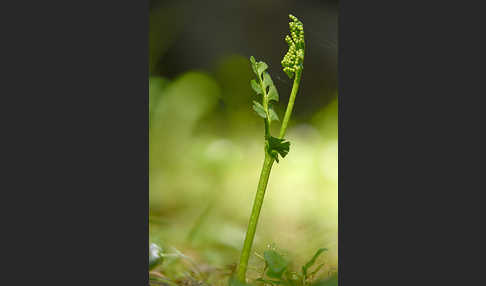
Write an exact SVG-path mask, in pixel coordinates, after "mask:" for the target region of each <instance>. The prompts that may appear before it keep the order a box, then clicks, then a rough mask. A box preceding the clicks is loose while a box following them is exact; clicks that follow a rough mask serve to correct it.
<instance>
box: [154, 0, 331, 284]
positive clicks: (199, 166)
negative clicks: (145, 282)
mask: <svg viewBox="0 0 486 286" xmlns="http://www.w3.org/2000/svg"><path fill="white" fill-rule="evenodd" d="M289 13H291V14H294V15H295V16H297V17H298V18H299V19H300V20H301V21H302V22H303V23H304V30H305V38H306V56H305V62H304V73H303V78H302V83H301V86H300V90H299V93H298V95H297V98H296V103H295V106H294V112H293V116H292V119H291V124H290V126H289V129H288V131H287V139H288V140H290V142H291V147H290V152H289V154H288V156H287V157H286V158H285V159H284V160H282V161H281V162H280V164H274V167H273V169H272V173H271V175H270V180H269V184H268V188H267V193H266V197H265V201H264V204H263V209H262V213H261V216H260V222H259V225H258V229H257V236H256V240H255V244H254V248H253V249H254V252H256V253H263V251H264V250H265V248H266V247H268V246H269V245H270V246H272V247H276V248H277V249H279V250H280V251H281V252H283V253H284V254H285V255H286V256H288V257H289V259H290V260H291V261H292V263H294V264H295V265H302V264H303V263H305V261H307V260H308V259H309V258H310V257H312V255H313V254H314V252H315V251H316V250H317V249H318V248H321V247H325V248H328V249H329V251H328V252H327V253H326V254H325V256H324V258H323V259H324V261H325V263H326V265H325V267H324V270H323V271H322V275H327V274H326V273H331V272H335V271H337V248H338V246H337V243H338V212H337V208H338V174H337V170H338V142H337V140H338V105H337V22H338V21H337V19H338V2H337V1H335V0H333V1H290V0H287V1H286V0H266V1H256V0H246V1H227V0H219V1H181V0H178V1H158V0H152V1H150V26H149V31H150V42H149V48H150V51H149V56H150V58H149V68H150V78H149V88H150V90H149V94H150V104H149V106H150V128H149V130H150V131H149V132H150V133H149V136H150V139H149V140H150V154H149V156H150V173H149V177H150V191H149V193H150V216H149V219H150V240H151V241H153V242H157V243H159V244H161V245H162V246H163V247H164V248H165V249H168V250H170V249H177V250H179V251H181V252H182V253H185V254H186V255H189V256H191V257H193V258H194V259H195V260H197V261H200V262H201V263H207V264H208V265H212V266H214V267H225V266H227V265H232V264H235V263H237V262H238V259H239V254H240V250H241V247H242V245H243V239H244V235H245V231H246V226H247V223H248V219H249V215H250V211H251V207H252V202H253V199H254V195H255V192H256V187H257V183H258V178H259V174H260V168H261V165H262V162H263V156H264V153H263V144H264V142H263V132H264V126H263V122H262V120H261V118H260V117H258V116H257V115H256V114H255V113H254V111H253V110H252V108H251V106H252V103H251V102H252V100H254V99H255V98H256V96H255V95H254V93H253V91H252V89H251V87H250V84H249V82H250V80H251V79H252V78H253V74H252V72H251V68H250V65H249V61H248V59H249V57H250V56H251V55H253V56H255V58H256V59H257V60H263V61H265V62H266V63H267V64H268V65H269V70H268V71H269V73H270V75H271V76H272V78H273V80H274V82H275V85H276V87H277V89H278V91H279V94H280V102H279V104H278V105H277V106H276V111H277V113H278V114H279V117H280V118H282V117H283V113H284V110H285V107H286V104H287V101H288V97H289V94H290V89H291V87H292V81H291V80H289V79H288V77H287V76H286V75H285V73H284V72H283V71H282V69H281V66H280V61H281V59H282V57H283V55H284V54H285V53H286V51H287V45H286V43H285V41H284V37H285V35H286V34H288V14H289ZM273 125H274V126H272V127H275V128H276V129H275V130H273V132H274V134H276V133H277V132H278V128H279V124H273ZM260 262H261V261H260V260H259V258H258V257H257V256H256V255H252V257H251V259H250V268H249V272H248V275H249V276H252V275H256V274H255V273H254V272H255V271H256V270H255V269H257V268H258V265H259V263H260Z"/></svg>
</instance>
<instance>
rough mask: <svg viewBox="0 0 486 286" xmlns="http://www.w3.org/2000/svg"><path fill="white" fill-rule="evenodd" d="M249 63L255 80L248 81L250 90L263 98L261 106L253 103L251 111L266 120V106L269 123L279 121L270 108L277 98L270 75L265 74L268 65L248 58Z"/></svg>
mask: <svg viewBox="0 0 486 286" xmlns="http://www.w3.org/2000/svg"><path fill="white" fill-rule="evenodd" d="M250 63H251V67H252V70H253V72H254V73H255V75H256V76H257V80H255V79H252V80H251V81H250V85H251V88H252V89H253V91H255V93H256V94H257V95H259V94H261V95H262V96H263V105H262V104H260V103H258V102H256V101H253V110H255V112H256V113H257V114H258V115H259V116H260V117H262V118H264V119H267V112H266V110H265V108H264V106H265V105H266V106H268V117H270V118H268V119H269V120H270V121H274V120H276V121H279V118H278V115H277V113H276V112H275V110H274V109H273V108H272V106H271V101H275V102H278V99H279V96H278V91H277V88H276V87H275V85H274V83H273V80H272V78H271V77H270V74H269V73H268V72H266V70H267V68H268V65H267V64H266V63H264V62H257V61H256V60H255V58H254V57H253V56H252V57H250Z"/></svg>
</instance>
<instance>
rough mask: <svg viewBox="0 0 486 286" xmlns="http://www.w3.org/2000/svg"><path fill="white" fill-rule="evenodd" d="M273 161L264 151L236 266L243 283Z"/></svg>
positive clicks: (293, 94) (297, 75)
mask: <svg viewBox="0 0 486 286" xmlns="http://www.w3.org/2000/svg"><path fill="white" fill-rule="evenodd" d="M301 76H302V71H301V70H299V71H297V72H296V73H295V79H294V85H293V86H292V92H291V93H290V99H289V103H288V105H287V109H286V110H285V116H284V119H283V122H282V126H281V127H280V138H283V137H284V136H285V131H287V125H288V123H289V119H290V116H291V115H292V109H293V108H294V102H295V97H296V95H297V92H298V91H299V83H300V78H301ZM264 96H265V95H264ZM264 104H265V101H264ZM264 108H265V111H266V112H267V116H268V106H266V105H265V106H264ZM268 121H270V120H268ZM268 121H267V120H265V137H267V136H268V135H269V134H268V132H269V126H268V125H269V124H268V123H267V122H268ZM267 124H268V125H267ZM265 140H267V139H265ZM273 161H274V159H273V158H272V156H270V154H268V152H267V151H265V160H264V161H263V167H262V172H261V174H260V181H259V182H258V188H257V192H256V195H255V200H254V201H253V208H252V210H251V215H250V221H249V223H248V230H247V231H246V237H245V242H244V244H243V249H242V251H241V257H240V264H239V267H238V280H239V281H241V282H244V283H245V282H246V269H247V267H248V260H249V258H250V252H251V247H252V245H253V239H254V238H255V232H256V227H257V224H258V217H259V216H260V210H261V208H262V204H263V198H264V197H265V190H266V189H267V183H268V178H269V177H270V171H271V170H272V165H273Z"/></svg>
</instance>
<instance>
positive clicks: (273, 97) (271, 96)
mask: <svg viewBox="0 0 486 286" xmlns="http://www.w3.org/2000/svg"><path fill="white" fill-rule="evenodd" d="M271 100H274V101H277V102H278V92H277V88H276V87H275V85H272V86H270V90H269V91H268V101H271Z"/></svg>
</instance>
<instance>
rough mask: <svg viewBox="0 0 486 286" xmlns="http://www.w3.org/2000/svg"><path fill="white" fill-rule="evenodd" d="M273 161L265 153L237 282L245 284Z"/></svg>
mask: <svg viewBox="0 0 486 286" xmlns="http://www.w3.org/2000/svg"><path fill="white" fill-rule="evenodd" d="M273 161H274V159H273V158H272V157H271V156H270V155H269V154H268V153H267V152H266V151H265V160H264V161H263V167H262V172H261V174H260V181H259V182H258V188H257V192H256V195H255V200H254V202H253V209H252V210H251V216H250V221H249V222H248V230H247V231H246V237H245V243H244V244H243V250H242V251H241V257H240V265H239V267H238V280H240V281H241V282H246V281H245V280H246V279H245V276H246V268H247V267H248V259H249V258H250V252H251V246H252V245H253V239H254V238H255V232H256V227H257V224H258V217H259V216H260V210H261V208H262V204H263V198H264V197H265V190H266V188H267V183H268V178H269V177H270V170H271V169H272V165H273Z"/></svg>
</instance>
